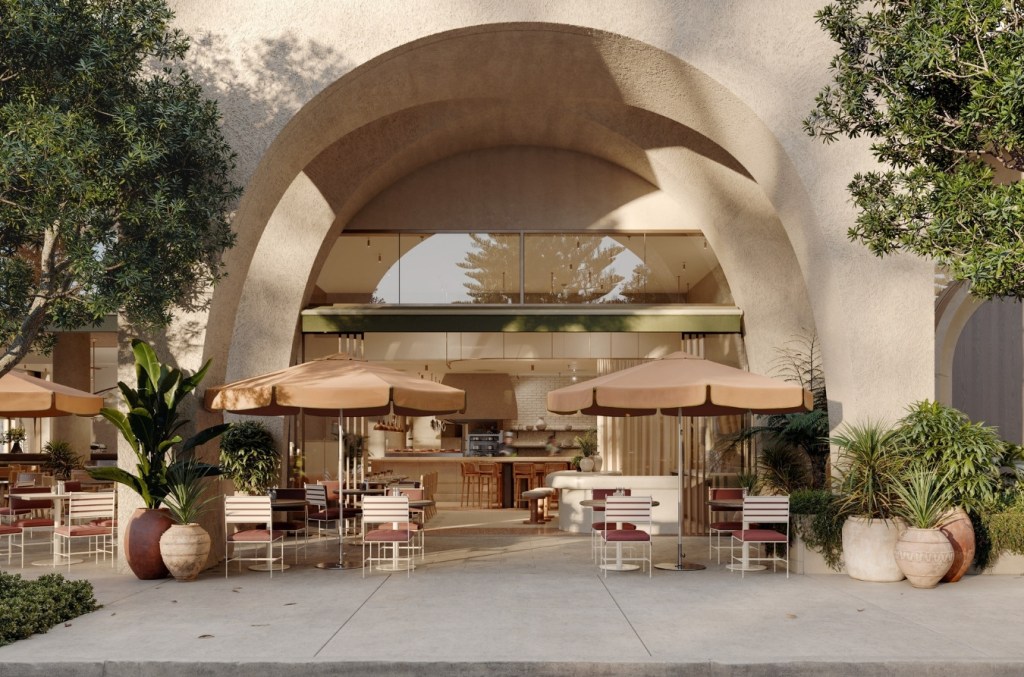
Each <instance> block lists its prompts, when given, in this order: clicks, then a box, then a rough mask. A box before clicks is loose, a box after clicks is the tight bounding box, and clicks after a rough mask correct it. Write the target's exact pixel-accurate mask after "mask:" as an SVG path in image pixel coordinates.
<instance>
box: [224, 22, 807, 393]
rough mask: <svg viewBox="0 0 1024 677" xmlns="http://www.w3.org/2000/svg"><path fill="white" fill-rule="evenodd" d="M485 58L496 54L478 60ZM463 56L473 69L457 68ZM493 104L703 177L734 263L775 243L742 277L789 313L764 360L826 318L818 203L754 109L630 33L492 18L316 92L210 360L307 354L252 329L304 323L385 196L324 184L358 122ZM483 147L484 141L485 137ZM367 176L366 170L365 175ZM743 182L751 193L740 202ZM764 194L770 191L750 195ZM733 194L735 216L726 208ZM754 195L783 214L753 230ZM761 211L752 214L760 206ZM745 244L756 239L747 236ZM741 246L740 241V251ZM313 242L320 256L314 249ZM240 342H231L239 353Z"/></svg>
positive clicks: (278, 163)
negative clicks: (315, 296) (338, 240)
mask: <svg viewBox="0 0 1024 677" xmlns="http://www.w3.org/2000/svg"><path fill="white" fill-rule="evenodd" d="M481 55H494V56H493V57H492V58H483V59H481ZM517 56H518V57H519V58H516V57H517ZM544 58H557V59H558V61H559V63H560V65H561V66H562V68H559V69H555V70H554V71H551V70H548V69H543V68H537V63H538V62H539V61H543V59H544ZM524 63H525V67H524ZM453 64H471V67H470V68H463V69H461V70H459V69H457V68H456V69H453V68H452V65H453ZM531 74H532V76H531ZM487 100H490V101H494V100H498V101H499V102H504V103H507V102H509V101H517V102H525V103H526V104H528V105H529V110H532V111H534V112H535V113H536V114H540V113H542V112H544V111H549V112H550V111H555V113H554V116H555V117H558V115H563V114H566V113H570V114H572V115H573V116H574V117H576V118H583V119H585V120H586V121H587V122H588V123H589V124H587V125H585V126H578V125H572V126H567V127H571V128H570V129H565V130H564V131H563V134H564V135H565V136H564V139H565V144H566V146H567V147H569V148H572V149H581V148H583V149H586V148H587V146H588V145H590V146H591V147H592V146H594V145H595V144H593V143H592V140H593V139H594V138H596V134H597V132H592V133H591V135H589V136H588V134H587V131H586V130H587V129H593V130H597V129H603V130H605V131H604V132H601V135H602V136H605V137H609V138H613V137H616V136H618V137H622V138H625V139H627V143H626V144H625V145H623V147H624V148H632V149H639V152H637V151H636V150H633V152H632V158H633V159H632V160H631V161H630V162H629V163H627V162H626V158H625V157H620V158H618V160H619V161H621V162H623V164H624V165H630V164H631V165H632V167H631V169H632V170H633V171H637V172H642V173H643V174H646V175H648V176H651V177H652V178H654V179H656V181H657V186H658V187H659V188H660V189H661V190H665V191H667V192H669V193H671V194H673V195H677V196H679V197H680V198H681V199H684V200H686V199H690V198H691V197H692V196H694V194H695V193H696V192H698V191H696V190H695V188H694V186H695V185H696V183H697V182H699V181H701V180H703V182H704V185H703V186H701V189H702V191H701V192H702V193H703V194H701V195H697V197H698V198H699V199H700V202H699V204H704V205H706V207H707V208H706V209H705V210H702V211H704V213H706V214H712V215H722V214H728V216H730V217H733V218H732V219H729V222H728V223H725V222H724V221H725V219H723V223H721V224H718V227H717V228H710V229H709V232H708V237H709V241H711V243H712V245H713V246H714V247H715V249H716V251H718V252H723V253H724V252H726V251H730V252H733V253H732V254H731V256H732V257H733V258H734V265H732V266H731V268H729V269H728V270H732V271H742V270H743V269H744V267H745V266H746V264H747V263H749V262H750V261H752V260H756V259H757V258H758V257H756V256H753V255H751V254H750V253H749V252H755V253H757V254H758V255H759V257H760V259H761V260H762V261H764V260H765V259H766V258H769V257H766V256H765V252H768V253H769V254H770V258H771V259H772V260H771V263H772V265H771V266H760V267H759V271H758V272H765V273H767V275H766V276H764V275H762V276H760V277H758V276H751V278H752V279H751V280H749V281H748V283H746V284H735V283H734V284H733V291H734V294H736V297H737V302H738V303H739V304H741V305H743V306H744V307H745V308H748V309H750V310H749V312H752V313H755V314H757V313H762V314H763V315H764V316H766V317H767V316H771V317H773V318H776V319H777V318H778V317H779V316H780V315H783V316H786V317H790V318H792V321H791V322H790V325H791V326H790V328H788V329H782V330H781V331H777V332H776V334H775V335H774V336H766V337H765V339H764V340H760V341H755V342H754V343H755V345H754V350H753V354H752V355H751V364H752V366H753V367H754V368H760V369H764V368H766V367H767V361H768V360H769V359H770V357H771V355H770V348H769V347H768V346H769V345H770V344H772V343H774V344H775V345H778V344H779V343H781V341H779V340H778V339H780V338H781V339H784V338H786V336H785V334H786V333H787V332H791V330H792V326H799V325H804V326H806V325H808V324H813V321H812V319H811V311H810V307H811V300H812V299H809V295H808V293H807V290H806V284H805V280H806V279H807V278H808V277H809V275H810V272H809V265H808V262H809V261H810V260H813V259H814V258H815V257H816V256H818V255H819V253H820V252H819V251H818V250H819V248H820V247H821V244H820V243H819V242H818V239H817V238H816V230H817V225H816V218H815V214H814V209H813V207H812V205H811V204H810V200H809V198H808V196H807V194H806V192H805V191H804V189H803V187H802V185H803V184H802V182H801V179H800V176H799V174H798V172H797V171H796V169H795V167H794V166H793V164H792V163H791V162H790V160H789V159H788V157H787V155H786V153H785V151H784V149H783V148H782V147H781V146H780V144H779V143H778V141H777V140H776V139H775V138H774V136H773V135H772V133H771V132H770V130H769V129H768V128H767V127H766V126H765V125H764V124H763V123H762V122H761V121H760V120H759V119H758V118H757V116H756V115H755V114H754V113H753V112H752V111H751V110H750V108H748V107H747V106H746V105H745V104H744V103H743V102H742V101H741V100H740V99H738V98H737V97H736V96H735V95H733V94H732V93H731V92H729V91H728V90H727V89H726V88H725V87H723V86H722V85H720V84H719V83H717V82H715V81H714V80H712V79H711V78H709V77H708V76H707V75H705V74H704V73H702V72H701V71H699V70H698V69H696V68H694V67H692V66H690V65H689V64H687V63H685V62H683V61H680V60H679V59H677V58H676V57H674V56H672V55H671V54H668V53H666V52H663V51H661V50H659V49H657V48H654V47H652V46H650V45H647V44H644V43H641V42H638V41H636V40H633V39H630V38H625V37H622V36H618V35H612V34H609V33H601V32H596V31H593V30H589V29H583V28H577V27H572V26H565V25H551V24H514V25H508V24H506V25H500V24H498V25H495V24H492V25H487V26H476V27H472V28H466V29H459V30H455V31H451V32H448V33H443V34H439V35H434V36H430V37H426V38H423V39H420V40H417V41H415V42H413V43H410V44H408V45H405V46H403V47H400V48H397V49H395V50H392V51H391V52H388V53H387V54H384V55H382V56H380V57H378V58H376V59H373V60H371V61H369V62H367V63H366V64H364V65H362V66H360V67H358V68H356V69H355V70H353V71H352V72H351V73H349V74H347V75H345V76H343V77H342V78H340V79H339V80H338V81H336V82H335V83H334V84H333V85H331V86H330V87H328V88H327V89H326V90H324V91H323V92H322V93H321V94H319V95H318V96H317V97H315V98H314V99H313V100H311V101H310V102H309V103H308V104H307V105H306V106H305V107H304V108H303V109H302V110H300V111H299V112H298V113H297V114H296V115H295V117H294V118H293V120H292V121H291V122H290V123H289V124H288V125H287V126H286V128H285V129H284V130H283V131H282V133H281V134H280V135H279V136H278V137H277V138H276V139H275V140H274V141H273V143H272V144H271V145H270V148H269V149H268V151H267V153H266V154H265V155H264V157H263V159H262V160H261V162H260V164H259V167H258V169H257V171H256V172H255V174H254V176H253V178H252V181H251V182H250V184H249V186H248V187H247V189H246V192H245V195H244V196H243V200H242V202H241V203H240V205H239V210H238V213H237V216H236V224H237V225H238V228H239V231H240V237H239V244H238V247H237V248H236V250H235V251H234V252H232V254H231V256H230V259H229V265H230V266H231V269H232V271H233V272H234V273H235V277H234V280H233V281H230V282H229V284H226V285H221V286H219V287H218V288H217V290H216V292H215V295H214V299H213V308H212V310H211V317H215V318H222V317H224V316H227V317H230V318H231V319H232V321H229V322H224V323H222V324H216V323H211V327H210V328H209V331H208V335H207V344H206V345H207V353H208V354H211V353H217V352H224V351H227V352H229V360H228V362H229V364H228V369H227V371H228V376H229V377H236V376H242V375H248V374H250V373H253V372H255V371H258V370H260V369H262V368H266V367H279V366H283V365H284V364H287V362H288V361H289V359H290V358H291V356H292V353H293V350H294V344H293V340H294V326H293V325H291V323H290V321H289V322H285V323H277V326H275V327H269V326H268V323H266V322H265V321H264V322H263V324H262V331H263V333H262V334H260V335H258V336H253V335H252V334H249V333H248V332H246V331H245V330H246V328H247V327H252V326H254V325H255V324H256V323H257V322H259V321H261V320H262V319H263V318H266V316H267V315H266V313H267V311H268V310H271V309H273V310H274V311H276V312H275V313H274V315H276V316H277V317H288V318H292V317H295V316H297V313H298V311H299V310H300V309H301V306H302V303H303V299H304V298H305V297H306V296H307V295H308V293H309V284H310V280H309V278H310V275H311V273H312V271H314V270H315V268H316V266H317V265H319V262H321V261H322V259H323V256H324V255H325V254H324V252H323V251H322V250H323V247H324V242H325V241H326V240H327V237H328V235H329V234H331V233H332V232H335V229H336V228H337V223H336V222H337V221H339V220H341V221H344V220H345V216H346V215H344V214H341V212H342V211H345V212H349V215H350V214H351V213H352V212H350V210H358V209H359V208H361V206H362V204H361V203H365V201H368V200H369V199H371V198H372V197H373V195H374V194H375V192H374V191H373V190H372V189H371V190H368V191H366V192H364V193H363V198H362V200H360V199H354V200H353V199H351V198H353V197H355V196H354V195H353V193H349V198H350V199H349V200H346V201H345V202H344V203H343V205H339V204H338V203H337V202H336V201H332V197H334V196H333V195H331V194H329V193H328V192H325V191H324V190H322V187H321V186H320V185H319V184H318V182H317V181H316V180H315V179H314V177H315V176H316V174H317V172H316V169H317V165H316V160H317V158H318V157H320V156H321V154H322V153H325V152H326V151H327V150H328V149H329V148H330V147H331V146H332V145H333V144H335V143H338V142H339V141H341V140H345V139H351V138H356V137H358V136H359V132H360V130H365V129H367V128H368V127H370V126H372V125H374V124H376V123H379V122H380V121H391V122H394V120H395V119H396V116H397V115H398V114H399V113H400V112H401V111H404V110H410V109H415V108H417V107H420V106H428V105H444V104H445V103H446V102H447V103H451V102H459V101H487ZM452 105H457V104H452ZM630 109H632V110H638V111H646V112H648V113H651V114H654V115H655V116H657V117H658V118H659V119H664V120H669V121H672V122H673V123H674V124H676V125H682V126H684V127H686V128H688V129H691V130H693V132H694V133H695V134H696V135H698V136H699V137H700V138H703V139H710V140H711V141H713V142H714V145H715V146H716V147H719V148H721V149H722V153H723V156H724V157H728V158H735V161H736V165H737V166H739V167H741V168H742V169H743V170H744V172H745V173H746V174H747V175H748V176H749V177H750V178H749V179H747V178H745V177H743V176H742V175H741V174H740V173H739V172H737V171H736V169H735V167H732V168H729V167H726V166H725V165H723V164H721V163H719V165H718V166H719V168H721V169H719V171H723V172H727V173H728V174H729V177H728V178H729V180H728V181H726V182H716V178H717V177H715V176H709V174H708V169H709V167H712V166H713V163H708V162H705V163H703V167H702V170H701V171H692V170H691V169H690V168H689V167H688V162H689V159H690V156H693V155H695V154H694V153H693V150H692V147H691V146H679V145H674V146H666V147H658V146H655V145H654V144H653V142H652V139H657V138H660V137H658V135H657V133H656V131H657V130H656V129H654V127H655V125H653V124H652V123H648V122H643V123H640V124H636V120H635V119H633V120H632V122H633V123H634V124H633V127H632V128H631V129H625V127H626V126H628V125H626V121H625V119H624V117H623V116H622V114H621V113H622V111H623V110H630ZM430 122H431V121H429V120H428V121H421V124H425V125H428V127H427V128H421V129H420V133H419V134H418V135H417V138H426V137H429V136H430V135H431V132H432V130H431V129H430V128H429V124H430ZM512 122H515V120H512ZM432 123H433V125H434V127H435V129H436V128H438V127H442V126H444V123H445V120H443V119H439V118H437V117H436V116H435V117H434V118H433V121H432ZM395 124H396V125H398V124H399V123H395ZM386 126H387V125H386V124H385V125H384V127H386ZM509 128H510V127H508V126H506V127H505V129H506V130H507V129H509ZM384 133H387V130H384ZM385 141H386V138H385ZM481 141H482V140H481V139H480V138H477V139H476V140H475V143H481ZM427 145H429V144H427ZM433 148H434V149H435V150H436V149H438V148H442V147H441V146H437V145H434V146H433ZM448 150H449V151H450V150H451V149H448ZM604 151H605V152H607V147H604ZM584 152H585V151H584ZM622 155H624V153H623V154H622ZM698 155H699V154H698ZM684 156H685V157H684ZM351 160H352V162H351V165H352V166H351V167H349V166H348V165H349V163H346V165H345V166H343V167H340V168H339V171H340V172H343V173H344V172H346V171H347V172H348V173H350V174H351V173H353V172H358V168H359V167H360V166H362V167H364V172H365V167H366V165H367V162H366V161H367V158H360V157H354V158H351ZM638 163H639V165H641V166H637V164H638ZM412 165H413V161H412V160H409V159H406V160H405V161H404V162H403V163H401V164H399V165H398V166H396V170H397V173H398V174H401V173H402V171H403V169H404V170H405V171H406V172H408V171H409V170H410V169H411V168H412ZM643 165H646V166H643ZM378 166H379V165H378ZM737 176H740V178H739V179H737ZM365 177H366V174H365V173H364V174H363V175H362V176H361V177H359V178H362V179H365ZM737 187H740V188H742V190H741V191H740V192H741V193H743V195H744V196H746V197H743V198H740V199H736V196H734V195H728V193H729V190H735V189H737ZM723 188H724V189H727V190H723ZM751 196H754V197H756V198H757V199H753V200H751V199H747V198H748V197H751ZM726 198H727V199H726ZM723 199H724V200H725V204H728V205H730V210H729V211H727V210H723V209H721V208H718V207H721V205H722V201H723ZM716 201H717V202H716ZM307 203H308V205H307ZM755 203H757V204H760V205H761V207H764V208H766V209H767V210H768V211H769V212H770V213H771V219H769V220H763V219H756V220H753V221H756V227H748V228H746V229H745V230H743V229H741V228H740V227H739V226H742V225H747V222H746V219H747V217H748V216H749V214H748V213H746V210H747V208H748V207H749V205H751V204H755ZM712 207H715V208H712ZM761 207H759V208H758V209H756V210H755V211H756V212H761V211H762V209H761ZM737 224H739V225H737ZM296 236H298V239H299V240H301V242H298V241H296V242H292V243H291V244H288V245H285V246H286V247H287V254H288V256H289V258H288V261H289V263H290V264H291V266H290V269H289V270H288V271H286V272H281V271H280V270H277V269H279V268H280V262H281V260H282V250H281V247H282V246H283V243H284V242H285V241H287V240H290V239H295V238H296ZM746 237H749V238H750V239H749V240H747V241H745V240H744V238H746ZM730 240H731V241H732V242H734V243H735V242H740V244H739V245H733V246H732V247H727V246H726V245H727V242H728V241H730ZM744 245H746V246H744ZM794 245H795V246H794ZM300 250H301V251H300ZM311 250H314V251H316V252H317V254H316V256H310V251H311ZM745 252H746V253H745ZM730 279H732V277H730ZM744 293H746V294H747V295H748V296H747V298H746V299H744V298H743V294H744ZM268 299H273V301H268ZM766 326H768V325H767V324H763V323H760V322H757V321H755V318H753V317H751V318H750V319H749V322H748V329H750V330H751V331H753V332H757V331H759V330H760V328H761V327H766ZM776 326H777V325H776ZM780 334H781V335H780ZM772 339H775V340H774V341H772ZM254 343H255V344H258V345H254ZM228 346H232V347H231V349H230V350H229V351H228ZM758 346H760V347H758ZM235 348H238V349H235ZM222 363H223V362H222Z"/></svg>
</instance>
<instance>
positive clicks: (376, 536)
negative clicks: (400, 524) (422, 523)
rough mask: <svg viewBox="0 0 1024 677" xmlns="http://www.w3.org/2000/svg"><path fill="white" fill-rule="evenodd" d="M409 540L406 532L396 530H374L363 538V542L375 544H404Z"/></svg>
mask: <svg viewBox="0 0 1024 677" xmlns="http://www.w3.org/2000/svg"><path fill="white" fill-rule="evenodd" d="M409 538H410V535H409V532H408V531H399V530H397V529H374V530H373V531H371V532H369V533H368V534H366V535H365V536H363V540H364V541H371V542H375V543H381V542H383V543H404V542H405V541H408V540H409Z"/></svg>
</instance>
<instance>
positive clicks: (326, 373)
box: [205, 353, 466, 416]
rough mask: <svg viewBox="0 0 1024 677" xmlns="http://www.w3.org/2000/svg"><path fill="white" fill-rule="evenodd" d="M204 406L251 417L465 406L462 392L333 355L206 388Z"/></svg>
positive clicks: (425, 412) (424, 412) (420, 412)
mask: <svg viewBox="0 0 1024 677" xmlns="http://www.w3.org/2000/svg"><path fill="white" fill-rule="evenodd" d="M205 404H206V408H207V409H209V410H211V411H230V412H235V413H240V414H241V413H244V414H249V415H256V416H283V415H286V414H297V413H299V411H300V410H301V411H302V412H304V413H306V414H312V415H314V416H338V413H339V411H344V412H345V416H381V415H384V414H389V413H395V414H399V415H402V416H429V415H432V414H452V413H455V412H457V411H462V410H463V409H465V408H466V393H465V391H462V390H459V389H458V388H452V387H450V386H446V385H442V384H440V383H434V382H433V381H426V380H424V379H421V378H418V377H416V376H410V375H409V374H406V373H403V372H400V371H398V370H397V369H392V368H390V367H386V366H384V365H381V364H375V363H373V362H366V361H363V360H356V359H353V358H352V357H350V356H349V355H348V354H346V353H336V354H334V355H330V356H328V357H324V358H321V359H318V360H312V361H310V362H303V363H302V364H296V365H294V366H292V367H287V368H286V369H281V370H279V371H275V372H271V373H269V374H264V375H262V376H254V377H252V378H247V379H244V380H242V381H236V382H235V383H230V384H228V385H223V386H219V387H216V388H210V389H208V390H207V391H206V394H205Z"/></svg>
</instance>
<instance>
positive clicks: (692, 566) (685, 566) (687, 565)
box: [654, 414, 707, 571]
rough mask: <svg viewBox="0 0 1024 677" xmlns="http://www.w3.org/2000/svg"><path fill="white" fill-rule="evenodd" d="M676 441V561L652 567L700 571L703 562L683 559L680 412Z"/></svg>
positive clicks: (681, 418) (677, 418)
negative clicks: (677, 492) (677, 485)
mask: <svg viewBox="0 0 1024 677" xmlns="http://www.w3.org/2000/svg"><path fill="white" fill-rule="evenodd" d="M676 441H677V444H676V453H677V454H678V456H677V458H678V465H677V466H676V476H677V477H678V478H679V494H678V503H677V504H676V517H677V518H678V520H679V524H678V528H679V533H678V536H677V538H676V540H677V543H678V545H677V549H676V553H677V554H676V561H675V562H661V563H658V564H655V565H654V568H655V569H661V570H662V571H700V570H702V569H706V568H707V567H705V566H704V565H703V564H697V563H696V562H684V561H683V417H682V415H681V414H679V415H677V416H676Z"/></svg>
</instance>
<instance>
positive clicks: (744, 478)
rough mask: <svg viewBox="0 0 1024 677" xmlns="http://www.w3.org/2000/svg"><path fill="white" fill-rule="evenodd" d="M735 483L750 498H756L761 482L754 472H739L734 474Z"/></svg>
mask: <svg viewBox="0 0 1024 677" xmlns="http://www.w3.org/2000/svg"><path fill="white" fill-rule="evenodd" d="M736 483H737V484H738V485H739V486H740V487H741V488H743V489H746V490H747V493H748V494H750V495H751V496H756V495H757V490H758V487H759V485H760V484H761V481H760V478H759V477H758V475H757V473H756V472H741V473H737V474H736Z"/></svg>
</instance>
